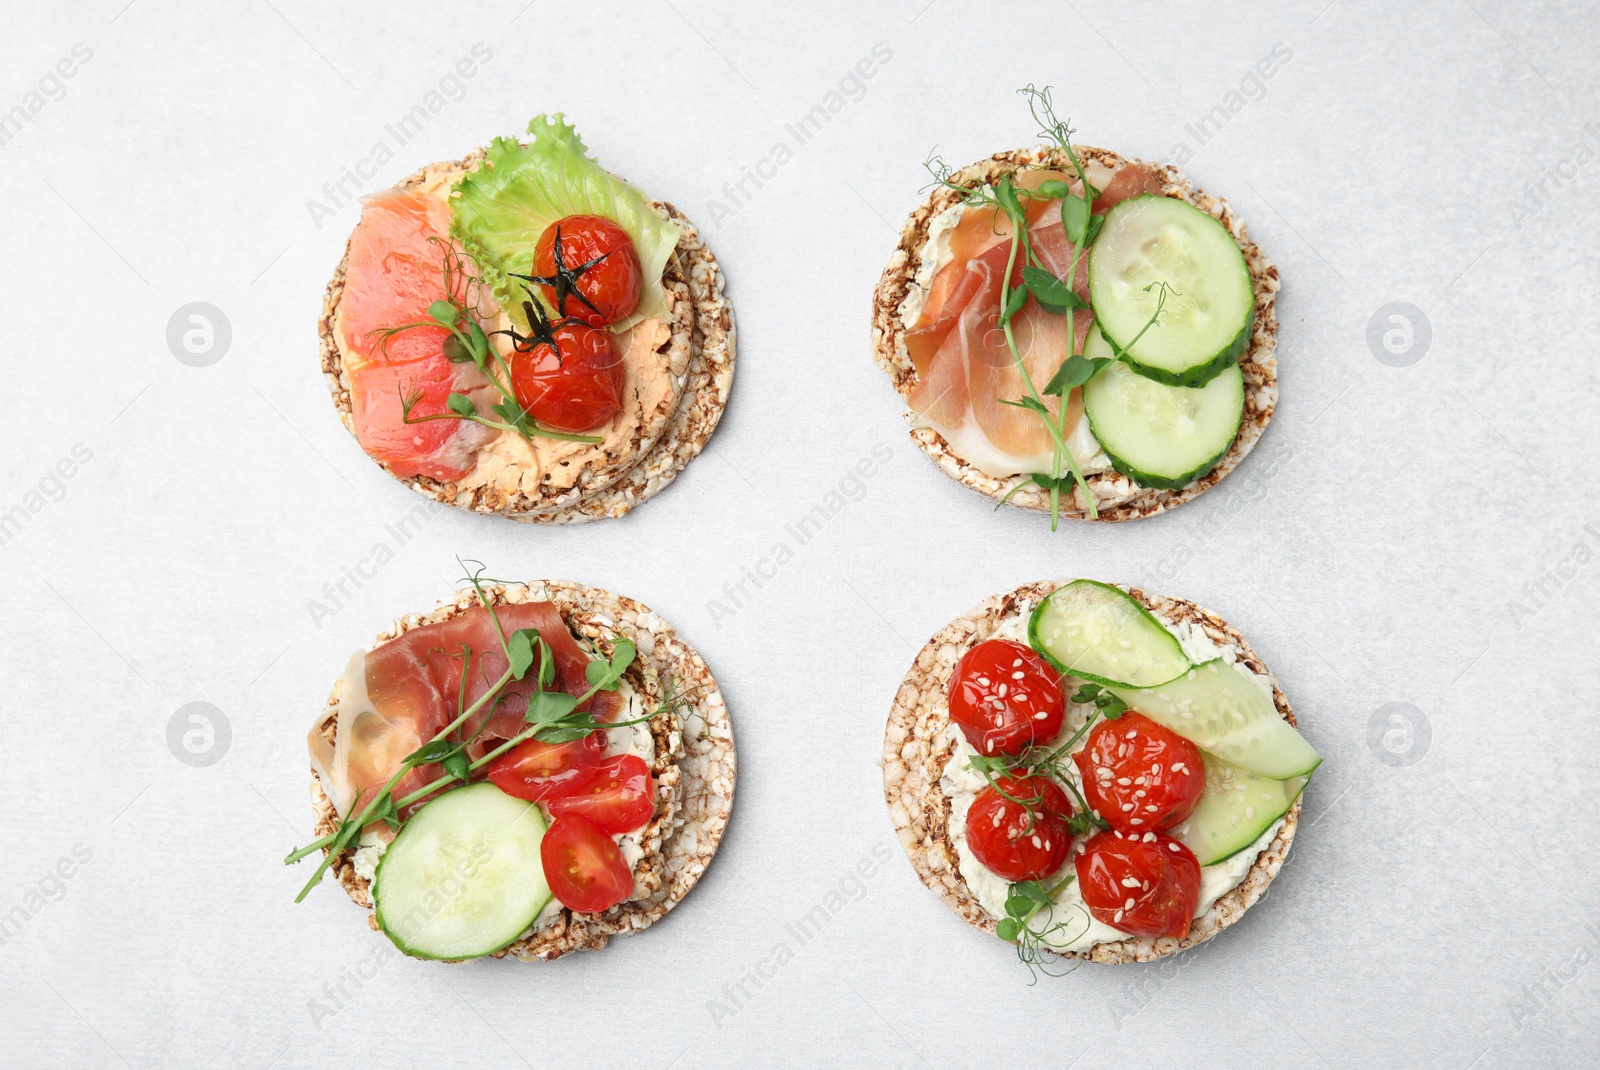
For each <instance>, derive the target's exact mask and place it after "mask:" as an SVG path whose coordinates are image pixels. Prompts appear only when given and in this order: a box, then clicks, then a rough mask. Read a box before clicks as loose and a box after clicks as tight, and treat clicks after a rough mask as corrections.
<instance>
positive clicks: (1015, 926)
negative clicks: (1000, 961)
mask: <svg viewBox="0 0 1600 1070" xmlns="http://www.w3.org/2000/svg"><path fill="white" fill-rule="evenodd" d="M1021 931H1022V923H1021V922H1019V921H1018V920H1017V919H1016V918H1002V919H1001V920H1000V923H999V924H998V925H996V926H995V927H994V934H995V935H996V936H998V937H999V938H1000V939H1002V940H1006V941H1012V940H1015V939H1016V938H1017V934H1018V933H1020V932H1021Z"/></svg>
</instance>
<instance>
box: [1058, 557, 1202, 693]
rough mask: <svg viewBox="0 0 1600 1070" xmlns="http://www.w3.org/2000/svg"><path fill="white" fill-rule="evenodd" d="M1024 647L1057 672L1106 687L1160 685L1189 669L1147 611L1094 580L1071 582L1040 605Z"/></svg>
mask: <svg viewBox="0 0 1600 1070" xmlns="http://www.w3.org/2000/svg"><path fill="white" fill-rule="evenodd" d="M1028 642H1029V643H1030V644H1031V645H1032V646H1033V648H1034V649H1035V650H1037V651H1038V652H1039V653H1040V654H1042V655H1043V656H1044V658H1045V660H1047V661H1049V662H1050V664H1052V665H1054V666H1055V668H1056V671H1058V672H1060V673H1063V674H1065V675H1067V676H1073V677H1077V678H1078V679H1080V680H1090V681H1093V682H1094V683H1097V684H1104V685H1106V686H1110V687H1148V686H1151V685H1154V684H1161V683H1165V682H1167V681H1168V680H1171V679H1174V678H1175V677H1178V676H1181V675H1182V674H1183V673H1184V672H1185V671H1186V670H1188V668H1189V659H1188V657H1187V656H1186V655H1185V654H1184V652H1183V647H1182V646H1181V645H1180V644H1179V643H1178V640H1177V637H1176V636H1174V635H1173V634H1172V633H1171V632H1169V631H1167V629H1166V627H1165V626H1164V625H1162V623H1161V622H1160V621H1158V620H1156V618H1155V617H1153V616H1151V615H1150V611H1149V610H1147V609H1145V608H1144V607H1143V606H1141V605H1140V604H1139V603H1138V602H1137V601H1135V600H1134V598H1133V597H1132V596H1131V595H1129V594H1128V593H1127V592H1126V591H1122V590H1118V589H1117V588H1115V587H1112V586H1110V585H1109V584H1105V583H1098V582H1096V581H1094V580H1073V581H1072V582H1071V583H1068V584H1064V585H1062V586H1061V587H1058V588H1056V590H1055V591H1053V592H1052V593H1051V594H1050V595H1049V596H1048V597H1047V598H1045V599H1044V600H1043V601H1041V602H1040V603H1039V605H1038V606H1037V607H1036V608H1035V609H1034V611H1033V615H1032V616H1031V617H1030V618H1029V619H1028Z"/></svg>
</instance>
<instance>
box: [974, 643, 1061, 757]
mask: <svg viewBox="0 0 1600 1070" xmlns="http://www.w3.org/2000/svg"><path fill="white" fill-rule="evenodd" d="M1065 712H1066V704H1065V702H1064V701H1063V699H1062V694H1061V677H1060V676H1059V675H1057V673H1056V671H1055V670H1054V669H1052V668H1051V667H1050V666H1049V665H1047V664H1046V663H1045V660H1044V659H1043V658H1041V657H1040V656H1039V655H1038V654H1036V653H1034V652H1033V650H1032V649H1031V648H1029V647H1026V646H1023V645H1022V644H1021V643H1016V642H1012V641H1011V640H1010V639H990V640H988V641H986V642H982V643H979V644H978V645H977V646H975V647H973V648H972V649H971V650H969V651H967V652H966V654H965V655H963V656H962V658H961V661H960V663H959V664H957V665H956V671H955V675H954V676H952V677H951V678H950V719H951V720H952V721H954V722H955V723H956V725H957V726H958V727H959V728H960V729H961V734H962V735H964V736H966V737H967V742H968V743H971V744H972V746H973V749H975V750H976V751H977V752H978V753H979V754H985V755H995V754H1021V753H1022V752H1023V751H1024V750H1026V749H1027V748H1028V747H1029V746H1031V745H1032V744H1034V743H1042V742H1044V741H1046V740H1050V739H1054V738H1055V737H1056V734H1057V733H1058V732H1060V731H1061V719H1062V717H1063V715H1064V714H1065Z"/></svg>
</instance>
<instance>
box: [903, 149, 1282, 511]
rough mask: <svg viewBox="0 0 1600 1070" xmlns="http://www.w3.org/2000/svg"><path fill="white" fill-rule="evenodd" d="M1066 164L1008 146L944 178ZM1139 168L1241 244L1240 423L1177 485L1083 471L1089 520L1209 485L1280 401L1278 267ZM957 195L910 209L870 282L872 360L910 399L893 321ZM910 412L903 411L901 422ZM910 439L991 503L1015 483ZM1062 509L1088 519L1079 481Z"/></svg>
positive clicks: (945, 448)
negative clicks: (1250, 292) (1225, 443)
mask: <svg viewBox="0 0 1600 1070" xmlns="http://www.w3.org/2000/svg"><path fill="white" fill-rule="evenodd" d="M1076 151H1077V152H1078V154H1079V156H1080V157H1082V158H1083V159H1085V160H1086V161H1095V162H1098V163H1101V164H1103V165H1105V166H1106V167H1111V168H1115V167H1117V166H1119V165H1121V164H1124V163H1137V162H1139V161H1137V160H1130V159H1127V158H1125V157H1122V156H1119V155H1117V154H1116V153H1114V152H1108V151H1107V150H1105V149H1096V148H1087V147H1084V148H1077V149H1076ZM1066 165H1067V160H1066V154H1065V153H1063V152H1062V151H1061V150H1060V149H1056V148H1045V147H1039V148H1032V149H1015V150H1012V151H1010V152H997V153H995V154H994V155H993V156H991V157H989V159H987V160H981V161H979V162H978V163H975V164H972V165H971V166H969V167H964V168H962V169H961V170H960V171H957V172H956V173H955V174H953V175H952V176H951V180H952V181H954V182H958V183H962V184H966V185H972V184H974V183H978V182H983V183H992V182H997V181H999V179H1000V176H1001V175H1004V174H1011V173H1014V172H1016V171H1017V170H1019V169H1021V168H1023V167H1029V166H1043V167H1052V168H1060V167H1065V166H1066ZM1146 166H1149V167H1151V168H1152V169H1154V170H1155V171H1156V173H1157V174H1159V175H1160V176H1161V178H1162V183H1163V185H1162V193H1163V194H1165V195H1166V196H1169V197H1177V198H1179V199H1181V200H1184V201H1187V202H1188V203H1190V204H1192V205H1194V206H1195V207H1196V208H1199V209H1200V210H1201V211H1203V212H1206V213H1207V214H1209V215H1211V216H1213V217H1214V218H1216V219H1217V220H1219V221H1220V222H1221V223H1222V225H1223V226H1225V227H1227V228H1228V232H1229V233H1230V234H1232V235H1233V238H1234V240H1235V241H1237V242H1238V243H1239V248H1240V249H1242V250H1243V251H1244V258H1245V263H1246V264H1247V265H1249V268H1250V281H1251V285H1252V287H1253V288H1254V290H1255V295H1256V318H1255V326H1254V330H1253V331H1252V333H1251V336H1250V345H1249V348H1248V349H1247V350H1246V351H1245V355H1244V357H1243V358H1241V360H1240V361H1239V368H1240V370H1241V371H1242V372H1243V373H1244V386H1245V403H1244V418H1243V420H1242V421H1241V423H1240V426H1239V434H1238V435H1237V436H1236V437H1235V438H1234V441H1233V446H1232V447H1231V448H1230V449H1229V450H1228V452H1227V453H1226V454H1225V455H1224V456H1223V458H1222V460H1221V461H1220V462H1218V463H1217V466H1216V467H1215V468H1213V469H1212V470H1211V471H1210V472H1209V473H1207V474H1206V475H1204V476H1202V477H1201V478H1199V479H1197V480H1194V481H1193V482H1191V483H1189V484H1187V485H1186V486H1183V487H1180V488H1178V489H1176V490H1158V489H1154V488H1150V487H1141V486H1139V485H1138V484H1136V483H1134V482H1133V481H1132V480H1131V479H1129V478H1128V477H1127V476H1125V475H1123V474H1122V473H1120V472H1117V471H1106V472H1102V473H1099V474H1096V475H1093V476H1090V477H1089V486H1090V488H1091V489H1092V490H1093V491H1094V495H1095V501H1096V503H1097V505H1098V507H1099V515H1098V517H1096V518H1095V519H1098V520H1103V521H1117V520H1136V519H1139V518H1141V517H1147V516H1154V515H1155V514H1157V513H1160V512H1163V511H1165V510H1167V509H1171V508H1173V507H1175V506H1178V505H1182V504H1183V503H1184V502H1187V501H1189V500H1190V499H1191V498H1194V497H1196V496H1197V495H1199V494H1201V493H1203V492H1204V491H1206V490H1208V489H1209V488H1211V487H1213V486H1215V485H1216V484H1217V482H1218V481H1220V480H1221V479H1222V477H1223V476H1226V475H1227V474H1228V473H1229V472H1231V471H1233V469H1234V468H1235V467H1236V466H1237V465H1238V464H1239V462H1240V461H1241V460H1243V459H1244V457H1245V455H1246V454H1248V453H1249V452H1250V450H1251V449H1252V448H1254V446H1255V444H1256V442H1257V441H1258V440H1259V439H1260V438H1261V433H1262V431H1264V430H1266V426H1267V421H1268V420H1270V419H1272V413H1273V409H1274V408H1275V407H1276V406H1277V403H1278V362H1277V360H1276V359H1275V358H1274V357H1273V350H1274V347H1275V345H1276V340H1277V335H1278V316H1277V310H1276V304H1277V293H1278V269H1277V267H1276V266H1275V265H1274V264H1273V263H1272V262H1271V261H1269V260H1268V259H1267V258H1266V256H1265V255H1263V254H1262V252H1261V249H1260V247H1259V246H1257V245H1256V243H1255V242H1253V241H1251V240H1250V237H1249V235H1248V234H1246V233H1245V229H1244V223H1243V222H1241V221H1240V220H1239V218H1238V217H1237V216H1235V215H1234V214H1233V212H1232V211H1230V210H1229V208H1228V206H1227V204H1225V203H1224V202H1223V201H1222V200H1221V199H1219V198H1217V197H1213V196H1210V195H1209V194H1207V193H1205V192H1203V191H1201V190H1198V189H1196V188H1195V187H1194V186H1193V184H1191V183H1190V182H1189V180H1188V179H1186V178H1184V177H1183V175H1181V174H1180V173H1179V172H1178V170H1177V169H1176V168H1174V167H1170V166H1167V165H1165V164H1147V165H1146ZM959 196H960V195H959V194H957V193H956V192H955V191H954V190H951V189H946V188H944V187H939V188H936V189H934V191H933V192H932V193H930V194H929V195H928V198H927V199H926V200H925V201H923V202H922V204H920V205H918V206H917V209H916V210H915V211H914V212H912V213H911V218H910V219H908V220H907V221H906V225H905V227H904V228H903V229H902V230H901V232H900V244H899V246H898V247H897V248H896V249H895V251H894V255H893V256H892V257H890V258H889V265H888V267H886V268H884V269H883V276H882V278H880V279H879V280H878V288H877V290H876V291H875V292H874V294H873V303H872V350H873V358H874V359H875V360H876V361H877V362H878V364H879V366H880V367H882V368H883V369H884V371H886V372H888V373H889V376H890V378H891V379H892V381H893V382H894V387H895V389H896V390H898V391H899V392H900V396H901V397H903V398H905V399H906V400H907V402H908V403H909V401H910V399H911V391H912V390H913V389H914V388H915V387H916V385H917V382H918V376H917V371H916V368H915V366H914V365H913V364H912V361H911V355H910V353H908V352H907V350H906V343H905V333H906V330H907V327H908V325H907V324H906V323H904V322H903V321H902V320H901V318H900V306H901V303H902V302H903V301H904V300H905V298H906V295H907V294H908V293H909V292H910V291H911V290H912V289H913V288H915V287H916V285H917V283H916V276H917V270H918V268H919V267H920V266H921V264H920V255H921V252H922V247H923V245H924V244H926V242H927V239H928V228H929V225H930V224H931V222H932V221H933V219H934V218H935V217H937V216H938V215H939V214H940V213H941V212H943V211H944V210H945V209H947V208H949V207H950V206H951V205H953V204H955V203H956V202H957V200H958V198H959ZM912 415H913V414H911V413H909V412H908V413H907V417H908V419H910V418H911V417H912ZM911 438H912V441H914V442H915V443H916V444H917V446H918V448H919V449H921V450H922V452H924V453H926V454H927V455H928V456H929V457H931V458H932V459H933V462H934V463H935V464H937V465H938V466H939V468H940V469H941V470H942V471H943V472H944V473H945V474H946V475H948V476H950V477H951V478H952V479H954V480H956V481H958V482H960V483H962V484H964V485H966V486H968V487H971V488H972V489H973V490H975V491H977V492H978V493H979V494H983V495H986V496H987V497H989V498H992V499H993V500H995V501H997V502H998V501H1000V500H1001V499H1002V498H1004V497H1005V496H1006V492H1007V491H1009V490H1010V489H1011V487H1012V485H1013V484H1014V483H1016V481H1017V478H1016V477H1015V476H1009V477H1005V478H1000V477H996V476H991V475H988V474H987V473H985V472H981V471H979V470H978V469H977V468H974V467H973V466H972V465H970V464H968V463H967V462H966V461H965V460H964V459H962V458H961V457H960V456H958V455H957V454H956V453H955V452H954V451H953V450H952V449H951V447H950V444H949V443H948V442H946V441H945V439H944V436H943V435H940V434H939V433H938V432H937V431H935V430H933V429H932V428H930V427H917V426H915V423H914V422H913V429H912V431H911ZM1007 504H1009V505H1019V506H1022V507H1024V508H1027V509H1037V510H1044V511H1048V510H1049V508H1050V496H1049V494H1048V493H1047V492H1046V491H1044V490H1042V489H1040V488H1039V487H1035V486H1032V485H1031V484H1030V485H1029V486H1028V487H1026V488H1024V489H1022V490H1019V491H1017V492H1016V493H1015V494H1013V495H1011V497H1010V499H1009V501H1008V502H1007ZM1061 515H1062V516H1067V517H1072V518H1074V519H1077V520H1087V519H1090V517H1089V514H1088V510H1087V508H1086V503H1085V501H1084V497H1083V491H1082V488H1075V489H1074V490H1073V494H1072V500H1071V501H1070V502H1068V501H1067V500H1065V499H1063V500H1062V503H1061Z"/></svg>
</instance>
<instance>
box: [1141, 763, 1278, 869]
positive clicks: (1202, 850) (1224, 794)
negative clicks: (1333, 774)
mask: <svg viewBox="0 0 1600 1070" xmlns="http://www.w3.org/2000/svg"><path fill="white" fill-rule="evenodd" d="M1205 763H1206V790H1205V794H1203V795H1201V796H1200V805H1199V806H1197V807H1196V808H1195V811H1194V813H1192V814H1190V815H1189V817H1188V819H1187V820H1185V821H1184V822H1183V823H1182V824H1180V825H1178V826H1176V827H1175V828H1173V829H1172V830H1171V832H1170V833H1169V835H1171V836H1174V837H1176V838H1177V839H1179V840H1182V841H1183V843H1184V846H1186V847H1188V848H1189V850H1191V851H1193V852H1194V856H1195V857H1196V858H1198V859H1199V860H1200V864H1201V865H1202V866H1214V865H1216V864H1217V863H1218V862H1225V861H1227V860H1228V859H1230V858H1232V857H1233V856H1234V855H1236V854H1238V853H1239V852H1240V851H1242V850H1244V849H1245V848H1246V847H1249V846H1250V845H1251V844H1252V843H1255V842H1256V841H1257V840H1258V839H1260V838H1261V834H1262V833H1263V832H1265V831H1267V829H1269V828H1271V827H1272V824H1273V822H1275V821H1277V820H1278V818H1280V817H1282V816H1283V815H1284V814H1286V813H1288V812H1289V807H1291V806H1293V805H1294V801H1295V800H1296V799H1298V798H1299V797H1300V792H1301V791H1303V790H1304V789H1305V786H1306V781H1307V780H1308V779H1309V778H1307V777H1303V776H1299V777H1294V778H1293V779H1291V780H1271V779H1269V778H1267V777H1264V776H1259V775H1257V774H1255V773H1252V772H1249V771H1248V770H1245V769H1240V768H1239V767H1238V766H1237V765H1233V764H1232V763H1230V762H1225V761H1223V760H1222V759H1221V758H1218V757H1216V756H1214V755H1210V754H1208V755H1206V756H1205Z"/></svg>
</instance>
